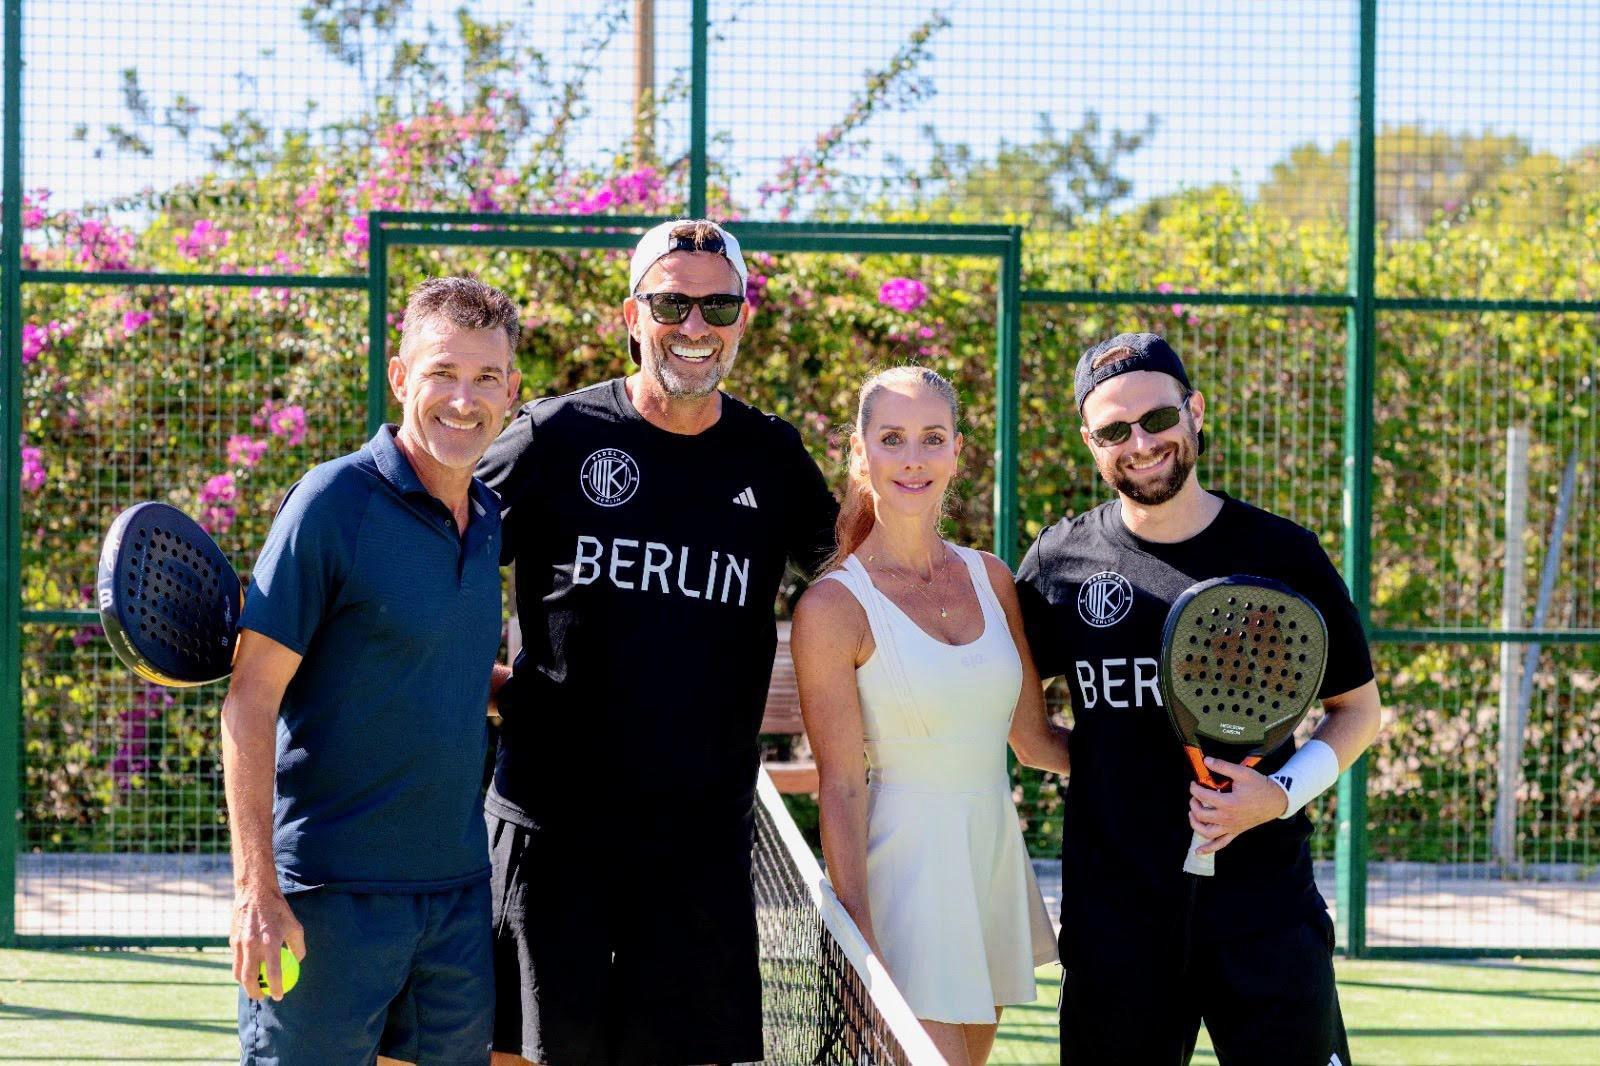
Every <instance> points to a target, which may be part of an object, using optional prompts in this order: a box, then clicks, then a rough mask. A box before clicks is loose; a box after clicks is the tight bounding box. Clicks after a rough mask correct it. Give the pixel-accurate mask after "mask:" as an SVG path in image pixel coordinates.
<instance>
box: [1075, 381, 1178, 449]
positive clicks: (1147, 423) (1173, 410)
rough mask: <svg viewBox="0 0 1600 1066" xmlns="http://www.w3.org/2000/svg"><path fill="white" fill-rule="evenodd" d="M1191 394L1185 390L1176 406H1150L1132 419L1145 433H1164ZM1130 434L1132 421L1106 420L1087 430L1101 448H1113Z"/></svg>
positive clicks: (1170, 426) (1131, 434)
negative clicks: (1098, 426) (1098, 425)
mask: <svg viewBox="0 0 1600 1066" xmlns="http://www.w3.org/2000/svg"><path fill="white" fill-rule="evenodd" d="M1193 395H1194V393H1192V392H1186V393H1184V394H1183V399H1181V400H1179V401H1178V404H1177V406H1176V407H1156V408H1152V409H1151V410H1149V411H1146V412H1145V413H1144V414H1143V415H1142V416H1140V417H1139V418H1137V419H1135V420H1134V421H1136V422H1137V423H1138V424H1139V425H1140V426H1141V427H1143V429H1144V431H1145V432H1146V433H1165V432H1166V431H1167V430H1169V429H1171V428H1172V427H1173V426H1175V425H1177V424H1178V419H1179V418H1181V417H1182V414H1181V412H1182V411H1183V409H1184V408H1185V407H1187V406H1189V397H1190V396H1193ZM1131 436H1133V422H1107V423H1106V424H1105V425H1103V426H1101V427H1100V428H1099V429H1091V430H1090V431H1089V439H1090V440H1092V441H1094V442H1095V443H1096V444H1098V445H1100V447H1102V448H1114V447H1116V446H1117V445H1118V444H1121V443H1122V442H1123V441H1125V440H1127V439H1128V438H1129V437H1131Z"/></svg>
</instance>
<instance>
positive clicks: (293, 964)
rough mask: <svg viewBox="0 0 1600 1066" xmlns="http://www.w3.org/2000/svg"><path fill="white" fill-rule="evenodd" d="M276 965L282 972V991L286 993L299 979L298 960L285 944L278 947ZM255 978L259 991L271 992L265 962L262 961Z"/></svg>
mask: <svg viewBox="0 0 1600 1066" xmlns="http://www.w3.org/2000/svg"><path fill="white" fill-rule="evenodd" d="M278 966H279V967H280V969H281V972H282V974H283V991H284V994H285V995H287V994H288V992H289V989H291V988H293V987H294V986H295V985H296V984H297V983H298V982H299V980H300V960H299V959H297V958H295V957H294V952H292V951H290V950H289V948H288V946H287V945H285V946H284V947H281V948H279V949H278ZM256 979H257V981H258V982H259V983H260V985H261V991H263V992H265V993H267V994H268V995H271V994H272V989H271V987H270V986H269V985H268V984H267V964H266V963H264V962H263V963H262V964H261V969H260V971H259V972H258V973H257V974H256Z"/></svg>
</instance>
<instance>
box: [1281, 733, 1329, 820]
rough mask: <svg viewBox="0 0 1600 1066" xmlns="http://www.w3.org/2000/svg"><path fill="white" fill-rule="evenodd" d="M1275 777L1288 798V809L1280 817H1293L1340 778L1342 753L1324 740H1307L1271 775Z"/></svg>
mask: <svg viewBox="0 0 1600 1066" xmlns="http://www.w3.org/2000/svg"><path fill="white" fill-rule="evenodd" d="M1272 780H1274V781H1276V782H1277V783H1278V787H1279V788H1281V789H1283V794H1284V795H1285V796H1287V797H1289V806H1288V808H1287V809H1286V810H1285V811H1284V812H1283V813H1282V814H1280V815H1278V817H1279V818H1292V817H1294V816H1295V814H1296V813H1298V812H1299V810H1300V808H1301V807H1304V806H1305V805H1306V804H1308V803H1310V802H1311V801H1312V800H1314V799H1316V798H1317V797H1318V796H1320V795H1322V794H1323V793H1324V792H1326V791H1328V789H1330V788H1332V787H1333V786H1334V783H1335V782H1336V781H1338V780H1339V756H1338V755H1336V754H1334V751H1333V749H1332V748H1330V747H1329V746H1328V745H1327V744H1326V743H1325V742H1323V741H1321V740H1308V741H1306V742H1305V744H1304V745H1303V746H1302V747H1301V748H1300V750H1299V751H1297V752H1295V753H1294V754H1293V755H1291V756H1290V757H1289V761H1288V762H1286V763H1284V764H1283V766H1282V767H1281V768H1280V769H1279V770H1278V772H1277V773H1275V774H1273V775H1272Z"/></svg>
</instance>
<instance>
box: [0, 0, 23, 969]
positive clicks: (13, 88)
mask: <svg viewBox="0 0 1600 1066" xmlns="http://www.w3.org/2000/svg"><path fill="white" fill-rule="evenodd" d="M5 20H6V25H5V97H6V100H5V119H4V122H5V176H4V179H3V180H4V190H3V191H4V196H5V207H4V217H3V219H0V225H3V227H4V231H5V232H4V237H3V239H0V270H3V271H4V274H5V292H4V296H3V303H0V338H3V343H4V346H5V394H4V398H3V401H0V402H3V404H4V407H5V435H6V439H5V447H4V449H3V450H0V455H3V456H4V457H5V458H4V461H3V462H0V477H3V478H5V517H4V523H3V526H0V529H3V532H0V537H3V538H4V542H5V560H4V562H3V564H0V565H3V566H4V568H5V585H4V589H3V591H0V595H3V596H4V597H5V622H4V626H5V645H4V650H3V651H0V656H3V658H4V661H5V678H4V680H3V681H0V685H3V686H4V689H5V691H4V692H3V693H0V947H12V946H14V945H15V944H16V942H17V911H16V903H17V817H16V816H17V807H18V804H19V803H20V801H21V786H20V782H21V777H22V613H21V612H22V581H21V578H22V545H21V537H22V484H21V481H20V473H21V464H22V0H5Z"/></svg>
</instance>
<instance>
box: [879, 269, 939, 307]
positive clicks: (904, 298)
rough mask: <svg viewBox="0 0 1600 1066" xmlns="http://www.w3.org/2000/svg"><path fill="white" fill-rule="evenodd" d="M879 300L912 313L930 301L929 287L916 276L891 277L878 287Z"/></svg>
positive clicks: (885, 304)
mask: <svg viewBox="0 0 1600 1066" xmlns="http://www.w3.org/2000/svg"><path fill="white" fill-rule="evenodd" d="M878 302H879V303H880V304H882V305H883V306H885V307H887V308H890V309H892V310H895V311H902V312H904V313H906V314H910V313H911V312H912V311H915V310H916V309H917V308H919V307H921V306H922V305H923V304H925V303H927V302H928V287H927V286H926V285H924V284H923V283H922V282H920V281H918V280H917V279H916V278H890V279H889V280H888V281H886V282H884V283H883V286H882V287H881V288H879V289H878Z"/></svg>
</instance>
